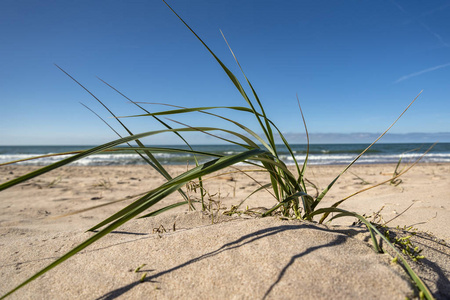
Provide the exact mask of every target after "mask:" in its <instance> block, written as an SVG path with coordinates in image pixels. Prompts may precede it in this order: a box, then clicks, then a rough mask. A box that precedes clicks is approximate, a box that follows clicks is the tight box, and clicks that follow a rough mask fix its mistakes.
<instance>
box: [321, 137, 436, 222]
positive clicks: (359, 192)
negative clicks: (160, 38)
mask: <svg viewBox="0 0 450 300" xmlns="http://www.w3.org/2000/svg"><path fill="white" fill-rule="evenodd" d="M435 145H436V143H434V144H433V145H431V146H430V148H428V149H427V151H425V152H424V153H422V155H421V156H420V157H419V158H418V159H417V160H416V161H415V162H414V163H413V164H411V165H410V166H409V167H408V168H406V169H404V170H403V171H402V172H400V173H398V174H396V175H395V176H394V177H392V178H389V179H387V180H384V181H382V182H380V183H377V184H374V185H372V186H369V187H367V188H365V189H362V190H359V191H357V192H355V193H353V194H351V195H349V196H347V197H345V198H343V199H341V200H339V201H337V202H335V203H334V204H333V205H332V206H331V207H338V206H339V205H341V204H342V203H343V202H344V201H346V200H348V199H349V198H351V197H353V196H356V195H358V194H361V193H363V192H365V191H368V190H370V189H373V188H376V187H378V186H380V185H383V184H385V183H387V182H390V181H391V180H394V179H397V178H399V177H400V176H402V175H403V174H405V173H406V172H408V171H409V170H411V169H412V168H413V167H414V166H415V165H416V164H417V163H419V161H420V160H421V159H422V158H423V157H424V156H425V155H426V154H427V153H428V152H430V151H431V149H433V147H434V146H435ZM328 215H329V213H325V214H323V216H322V218H321V219H320V221H319V223H320V224H322V223H323V222H324V221H325V219H326V218H327V217H328Z"/></svg>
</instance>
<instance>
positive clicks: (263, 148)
mask: <svg viewBox="0 0 450 300" xmlns="http://www.w3.org/2000/svg"><path fill="white" fill-rule="evenodd" d="M166 4H167V3H166ZM167 6H168V7H169V8H170V6H169V5H167ZM170 9H171V10H172V8H170ZM172 11H173V10H172ZM173 13H174V14H175V15H176V16H177V17H178V18H179V19H180V20H181V21H182V22H183V23H184V24H185V25H186V27H187V28H188V29H189V30H190V31H191V32H192V33H193V34H194V35H195V36H196V37H197V39H198V40H199V41H200V42H201V43H202V44H203V45H204V47H205V48H206V49H207V50H208V52H209V53H210V54H211V55H212V56H213V57H214V58H215V60H216V61H217V63H218V64H219V65H220V67H221V68H222V69H223V70H224V71H225V73H226V74H227V76H228V78H229V79H230V80H231V82H232V83H233V84H234V86H235V87H236V89H237V90H238V92H239V93H240V95H241V96H242V97H243V98H244V100H245V102H246V104H247V106H233V107H223V106H222V107H218V106H212V107H191V108H188V107H173V106H172V107H171V109H169V110H164V111H159V112H155V113H151V112H150V111H148V110H147V109H146V108H144V106H143V105H141V104H139V103H136V102H132V103H133V104H134V105H136V106H138V107H139V108H140V109H141V110H142V111H143V114H141V115H136V116H129V117H149V118H153V119H154V120H155V121H156V122H158V123H160V124H161V125H163V126H164V127H165V129H162V130H157V131H148V132H143V133H139V134H134V133H133V132H131V131H130V130H129V129H128V128H127V127H126V126H125V124H124V123H123V122H122V121H121V119H122V118H118V117H117V116H116V115H115V114H114V113H113V112H112V111H110V110H109V108H108V107H107V106H106V105H104V104H103V102H102V101H101V100H99V99H98V98H97V97H95V96H94V94H92V93H91V92H90V91H89V90H87V89H86V88H85V87H84V86H83V85H81V84H80V83H79V82H78V81H76V80H75V79H74V78H73V77H71V76H70V75H69V74H68V73H66V72H65V71H64V70H62V69H61V68H60V69H61V70H62V71H63V72H64V73H66V74H67V75H68V76H69V77H70V78H71V79H73V80H74V81H75V82H76V83H77V84H79V85H80V86H81V87H82V88H84V89H85V90H86V91H87V92H88V93H89V94H91V95H92V96H93V97H94V98H95V99H96V100H97V101H99V102H100V103H101V104H102V105H103V106H104V107H105V108H106V109H107V110H108V112H109V113H110V114H111V115H112V116H113V117H115V119H116V120H117V121H118V122H119V123H120V125H121V126H122V127H123V128H124V129H125V130H126V131H127V132H128V136H126V137H121V136H120V135H119V136H120V138H119V139H117V140H114V141H111V142H109V143H106V144H103V145H100V146H97V147H94V148H92V149H89V150H85V151H79V152H73V153H72V154H73V156H71V157H69V158H66V159H63V160H61V161H59V162H56V163H54V164H51V165H48V166H45V167H43V168H40V169H38V170H36V171H33V172H31V173H29V174H26V175H23V176H21V177H18V178H16V179H13V180H11V181H8V182H6V183H3V184H1V185H0V191H1V190H5V189H7V188H10V187H12V186H14V185H17V184H19V183H21V182H24V181H26V180H29V179H31V178H34V177H36V176H39V175H41V174H44V173H46V172H49V171H52V170H54V169H56V168H59V167H62V166H65V165H67V164H70V163H72V162H74V161H77V160H79V159H82V158H84V157H87V156H89V155H93V154H96V153H101V152H105V151H121V152H123V151H124V148H123V147H121V148H118V147H117V146H119V145H124V144H125V145H128V148H126V149H127V150H126V151H132V152H135V153H138V154H139V155H140V156H141V158H142V159H143V160H144V161H145V162H146V163H147V164H148V165H150V166H151V167H152V168H154V169H155V170H157V171H158V172H159V173H160V174H161V176H163V177H164V178H165V179H166V182H165V183H164V184H162V185H161V186H159V187H157V188H154V189H152V190H150V191H148V192H146V193H144V194H142V195H140V196H139V197H138V198H137V200H135V201H134V202H132V203H131V204H129V205H128V206H126V207H125V208H123V209H121V210H119V211H118V212H116V213H115V214H113V215H111V216H110V217H108V218H107V219H105V220H103V221H102V222H100V223H99V224H97V225H95V226H94V227H92V228H90V229H89V230H88V231H91V232H94V234H93V235H91V236H90V237H88V238H87V239H86V240H85V241H84V242H82V243H81V244H79V245H78V246H76V247H74V248H73V249H72V250H70V251H69V252H67V253H66V254H64V255H63V256H61V257H60V258H58V259H57V260H55V261H54V262H52V263H51V264H49V265H48V266H46V267H45V268H43V269H42V270H40V271H39V272H37V273H36V274H34V275H33V276H31V277H30V278H28V279H26V280H25V281H24V282H22V283H20V284H19V285H17V286H16V287H15V288H14V289H12V290H11V291H9V292H8V293H7V294H5V295H3V296H2V297H1V298H0V299H3V298H5V297H7V296H8V295H10V294H12V293H13V292H15V291H17V290H18V289H20V288H22V287H23V286H25V285H26V284H28V283H30V282H31V281H33V280H34V279H36V278H38V277H40V276H41V275H43V274H44V273H46V272H47V271H49V270H51V269H52V268H54V267H56V266H57V265H59V264H60V263H62V262H64V261H65V260H67V259H69V258H70V257H71V256H73V255H75V254H76V253H78V252H80V251H81V250H83V249H85V248H86V247H88V246H89V245H91V244H92V243H94V242H96V241H97V240H99V239H100V238H102V237H104V236H105V235H107V234H108V233H110V232H111V231H113V230H115V229H116V228H118V227H119V226H121V225H123V224H124V223H126V222H128V221H130V220H131V219H133V218H136V217H139V218H146V217H151V216H155V215H157V214H160V213H162V212H165V211H167V210H170V209H172V208H175V207H178V206H181V205H188V206H189V207H191V208H192V209H195V205H194V204H195V203H194V202H193V201H192V199H190V197H189V195H188V193H189V191H188V190H186V191H185V190H183V188H184V187H186V185H188V184H189V183H191V182H193V181H195V182H197V184H198V186H196V188H198V189H199V191H200V194H201V197H200V199H199V200H198V201H197V202H199V203H200V206H201V209H202V210H207V209H208V207H207V206H208V204H207V203H206V200H205V196H206V193H204V189H203V187H202V178H203V177H204V176H206V175H209V174H212V173H215V172H217V171H220V170H223V169H225V168H228V167H230V166H233V165H236V164H247V165H251V166H253V167H254V168H258V169H260V170H261V171H264V172H267V174H268V176H269V178H270V184H267V185H260V186H259V187H257V188H256V190H255V191H254V192H253V193H256V192H259V191H262V190H266V191H268V192H270V193H271V194H272V195H273V197H274V198H275V199H276V201H275V204H274V206H273V207H271V208H270V209H268V210H266V211H265V212H263V213H261V214H260V216H261V217H266V216H272V215H277V216H281V217H283V218H287V219H299V220H305V221H314V220H315V218H318V217H320V219H319V221H318V222H319V223H323V222H324V221H326V220H327V218H328V217H329V216H330V214H334V215H333V216H332V217H331V218H330V220H333V219H336V218H340V217H346V216H350V217H356V218H357V219H358V220H360V222H362V223H364V224H365V225H366V226H367V228H368V230H369V232H370V234H371V239H372V243H373V245H374V249H375V251H376V252H379V253H383V250H382V249H381V247H380V244H379V242H378V240H377V238H376V235H378V237H379V238H380V239H383V240H384V241H385V242H386V244H387V245H388V246H389V247H391V248H392V249H393V251H395V252H396V253H397V254H398V258H399V260H400V262H401V264H402V266H403V267H404V269H405V270H406V271H407V273H408V274H409V275H410V277H411V279H412V280H413V281H414V283H415V284H416V286H417V287H418V289H419V290H420V293H421V294H423V295H424V296H425V297H426V298H427V299H432V298H433V297H432V295H431V293H430V292H429V290H428V289H427V287H426V286H425V284H424V283H423V282H422V280H421V279H420V278H419V277H418V276H417V275H416V274H415V272H414V271H413V270H412V269H411V267H410V266H409V264H408V262H407V261H406V259H405V258H403V256H402V255H401V253H400V252H399V251H398V250H397V249H396V247H395V246H394V245H393V244H392V243H391V242H390V240H389V238H388V237H387V236H386V235H385V234H383V233H381V232H380V231H379V230H378V229H377V227H376V226H375V225H374V224H372V223H370V222H369V221H368V220H366V218H364V217H363V216H361V215H359V214H357V213H355V212H351V211H347V210H343V209H340V208H338V206H339V205H340V204H341V203H342V202H344V201H345V200H346V199H348V198H349V197H351V196H354V195H355V194H357V193H355V194H353V195H351V196H349V197H347V198H345V199H342V200H340V201H338V202H336V203H335V204H333V205H332V206H330V207H326V208H317V207H318V205H319V204H320V202H321V201H322V199H323V198H324V197H325V195H326V194H327V192H328V191H329V190H330V189H331V188H332V187H333V185H334V184H335V183H336V181H337V180H338V179H339V177H340V176H341V175H342V174H344V173H345V172H346V171H347V170H348V169H349V168H350V167H351V166H352V165H353V164H354V163H355V162H356V161H357V160H358V159H359V158H360V157H361V156H362V155H363V154H364V153H365V152H366V151H367V150H368V149H369V148H370V147H371V146H372V145H373V144H375V143H376V142H377V141H378V140H379V139H380V138H381V137H382V136H384V135H385V134H386V132H387V131H388V130H389V129H390V128H391V127H392V126H393V125H394V124H395V123H396V122H397V120H398V119H399V118H400V117H401V116H402V115H403V114H404V113H405V112H406V110H407V109H408V108H409V107H410V106H411V105H412V103H413V102H414V101H415V100H416V99H417V97H416V99H414V100H413V101H412V102H411V104H409V106H408V107H407V108H406V109H405V111H403V112H402V113H401V115H400V116H399V117H398V118H397V120H395V121H394V123H393V124H392V125H391V126H390V127H389V128H388V129H387V130H386V131H385V132H384V133H383V134H381V135H380V137H379V138H377V139H376V140H375V141H374V142H373V143H372V144H371V145H370V146H369V147H367V148H366V149H365V150H364V151H363V152H361V153H360V154H359V155H358V156H356V157H355V159H354V160H353V161H352V162H351V163H350V164H349V165H348V166H346V167H345V168H344V169H343V170H342V172H341V173H340V174H338V175H337V176H336V178H335V179H334V180H333V181H332V182H331V183H330V184H329V185H328V186H327V187H326V188H325V189H324V190H323V191H322V192H320V193H317V195H311V194H310V193H308V182H307V180H306V178H305V177H304V174H305V170H306V167H307V162H308V155H306V158H305V160H304V161H303V162H302V163H299V162H298V161H297V160H296V158H295V155H294V152H293V151H292V149H291V147H290V145H289V143H288V141H287V140H286V139H285V138H284V136H283V134H282V132H281V131H280V130H279V129H278V128H277V126H276V125H275V123H273V122H272V121H271V120H270V119H269V118H268V116H267V115H266V112H265V110H264V107H263V105H262V103H261V102H260V100H259V98H258V95H257V93H256V91H255V90H254V88H253V86H252V85H251V83H250V81H249V80H248V78H247V77H246V76H245V73H244V72H243V71H242V68H241V66H240V64H239V62H238V60H237V58H236V56H235V55H234V53H233V52H232V51H231V48H230V51H231V53H232V55H233V57H234V59H235V61H236V63H237V65H238V66H239V68H240V69H241V71H242V74H243V78H244V79H245V82H246V83H247V84H248V87H249V89H250V95H251V96H249V94H247V92H246V91H245V90H244V88H243V87H242V85H241V83H240V81H239V80H238V79H237V77H236V76H235V75H234V74H233V73H232V72H231V71H230V70H229V69H228V68H227V67H226V66H225V65H224V64H223V63H222V62H221V60H219V58H218V57H217V56H216V55H215V54H214V53H213V51H212V50H211V49H210V48H209V47H208V46H207V45H206V44H205V43H204V42H203V41H202V39H201V38H200V37H199V36H198V35H197V34H196V33H195V32H194V31H193V30H192V29H191V28H190V27H189V26H188V25H187V24H186V23H185V22H184V20H183V19H182V18H181V17H180V16H178V14H176V12H175V11H173ZM225 41H226V40H225ZM227 45H228V43H227ZM58 68H59V67H58ZM102 81H103V80H102ZM103 82H104V81H103ZM104 83H105V84H107V85H108V86H109V87H111V88H112V89H114V90H115V91H117V92H118V93H119V94H120V95H122V96H123V97H125V98H126V99H128V100H130V99H129V98H127V97H126V96H125V95H124V94H122V93H121V92H120V91H118V90H117V89H115V88H114V87H112V86H111V85H109V84H108V83H106V82H104ZM252 99H253V100H252ZM130 101H131V100H130ZM219 108H220V109H225V110H232V111H239V112H243V113H246V114H249V116H251V117H253V118H254V119H256V121H257V123H258V124H259V128H258V131H262V135H258V134H257V133H255V131H254V130H252V129H250V128H248V127H247V126H245V125H244V124H242V123H240V122H237V121H235V120H232V119H229V118H226V117H224V116H222V115H220V114H216V113H214V112H213V111H214V110H216V109H219ZM299 111H300V115H301V117H302V120H303V125H304V128H305V131H306V134H307V136H308V130H307V127H306V122H305V118H304V116H303V112H302V111H301V107H300V104H299ZM191 113H202V114H207V115H209V116H211V117H213V118H217V119H220V120H223V121H226V122H229V123H231V124H232V125H233V126H235V127H236V128H237V131H239V132H237V131H234V130H227V129H223V128H218V127H212V126H204V127H198V126H197V127H191V126H189V125H184V124H181V123H178V125H180V124H181V125H182V126H181V127H177V128H174V127H171V126H170V125H169V124H167V123H166V122H165V121H163V120H162V119H160V117H161V116H172V115H178V114H191ZM108 126H110V125H109V124H108ZM110 127H111V126H110ZM111 128H112V127H111ZM188 132H202V133H204V134H208V135H210V136H213V137H215V138H218V139H221V140H225V141H226V142H228V143H232V144H235V145H238V146H240V147H241V149H242V151H241V152H239V153H237V154H232V155H218V154H215V153H208V152H199V151H196V150H194V149H193V148H192V147H191V146H190V143H189V142H188V141H187V140H186V139H185V137H184V136H183V134H184V133H188ZM116 133H117V132H116ZM163 133H173V134H175V135H177V136H178V137H179V138H180V139H181V141H183V142H184V143H185V144H186V145H187V146H188V147H187V149H183V148H177V147H173V148H171V147H149V146H145V145H144V144H143V143H142V142H141V139H142V138H144V137H149V136H153V135H158V134H163ZM218 133H227V134H228V135H230V136H233V139H225V138H222V137H219V135H218ZM117 134H118V133H117ZM275 136H279V137H280V138H281V140H282V142H283V146H284V147H286V148H287V149H288V151H289V153H290V155H291V158H292V161H293V162H294V172H292V171H291V169H290V168H288V167H287V165H286V163H285V162H284V161H282V160H281V159H280V156H279V155H278V148H277V147H279V146H277V144H276V142H275ZM131 143H133V144H131ZM134 143H135V144H134ZM308 145H309V138H308ZM308 149H309V147H308ZM156 152H165V153H174V152H177V153H180V152H183V153H189V154H192V155H194V157H197V156H203V157H209V158H210V160H209V161H207V162H206V163H199V162H198V161H197V160H196V165H195V166H194V167H193V168H191V169H189V170H187V171H185V172H184V173H182V174H180V175H178V176H176V177H172V176H171V175H170V174H169V172H167V170H166V169H165V168H164V166H163V165H161V163H160V162H159V161H158V160H157V159H156V157H155V156H154V153H156ZM411 167H412V166H411ZM411 167H410V168H411ZM410 168H408V169H406V170H403V171H401V172H396V174H395V175H394V176H393V177H392V178H391V179H389V180H387V181H386V182H389V181H390V180H395V179H396V178H398V177H399V176H401V175H402V174H404V173H405V172H406V171H408V170H409V169H410ZM247 175H248V174H247ZM248 176H250V175H248ZM386 182H383V183H386ZM383 183H380V184H383ZM380 184H376V185H374V186H371V187H368V188H366V189H364V190H368V189H370V188H373V187H376V186H378V185H380ZM364 190H362V191H364ZM362 191H360V192H362ZM175 192H178V193H179V194H180V196H181V198H182V201H180V202H176V203H173V204H170V205H168V206H166V207H163V208H161V209H158V210H154V211H150V210H151V208H152V207H153V206H154V205H155V204H157V203H158V202H159V201H161V200H162V199H164V198H165V197H167V196H168V195H170V194H172V193H175ZM253 193H252V194H253ZM358 193H359V192H358ZM244 200H245V199H244ZM241 204H242V202H241ZM238 207H239V206H236V207H234V208H235V211H234V212H236V211H237V208H238ZM230 213H231V214H232V213H233V211H231V212H230ZM174 230H175V225H174ZM143 276H144V275H143ZM143 278H144V279H145V277H143Z"/></svg>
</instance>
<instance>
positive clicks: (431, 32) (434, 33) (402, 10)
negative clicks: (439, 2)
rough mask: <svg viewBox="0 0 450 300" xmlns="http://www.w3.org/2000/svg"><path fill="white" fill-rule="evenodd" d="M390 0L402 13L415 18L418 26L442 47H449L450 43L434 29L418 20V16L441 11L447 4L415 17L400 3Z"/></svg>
mask: <svg viewBox="0 0 450 300" xmlns="http://www.w3.org/2000/svg"><path fill="white" fill-rule="evenodd" d="M391 2H392V3H393V4H394V5H395V6H396V7H397V8H398V9H399V10H400V11H401V12H402V13H404V14H406V15H408V16H409V17H410V18H412V19H413V20H415V21H416V22H418V23H419V25H420V26H422V27H423V28H425V30H427V31H428V33H430V34H431V35H432V36H434V37H435V38H436V39H437V40H438V41H439V42H440V43H441V44H442V45H443V46H444V47H446V48H450V44H448V43H447V42H446V41H444V39H443V38H442V37H441V36H440V35H439V34H438V33H437V32H436V31H434V30H432V29H431V28H430V27H429V26H427V25H426V24H425V23H424V22H422V21H420V20H418V19H419V18H421V17H423V16H426V15H431V14H433V13H435V12H437V11H442V10H444V9H446V8H447V7H448V6H449V5H448V4H447V5H444V6H441V7H438V8H436V9H433V10H431V11H428V12H426V13H424V14H422V15H421V16H420V17H419V18H415V17H414V16H412V15H411V14H410V13H409V12H407V11H406V10H405V9H404V8H403V7H402V6H401V5H400V4H398V3H397V2H395V1H393V0H391Z"/></svg>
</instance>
